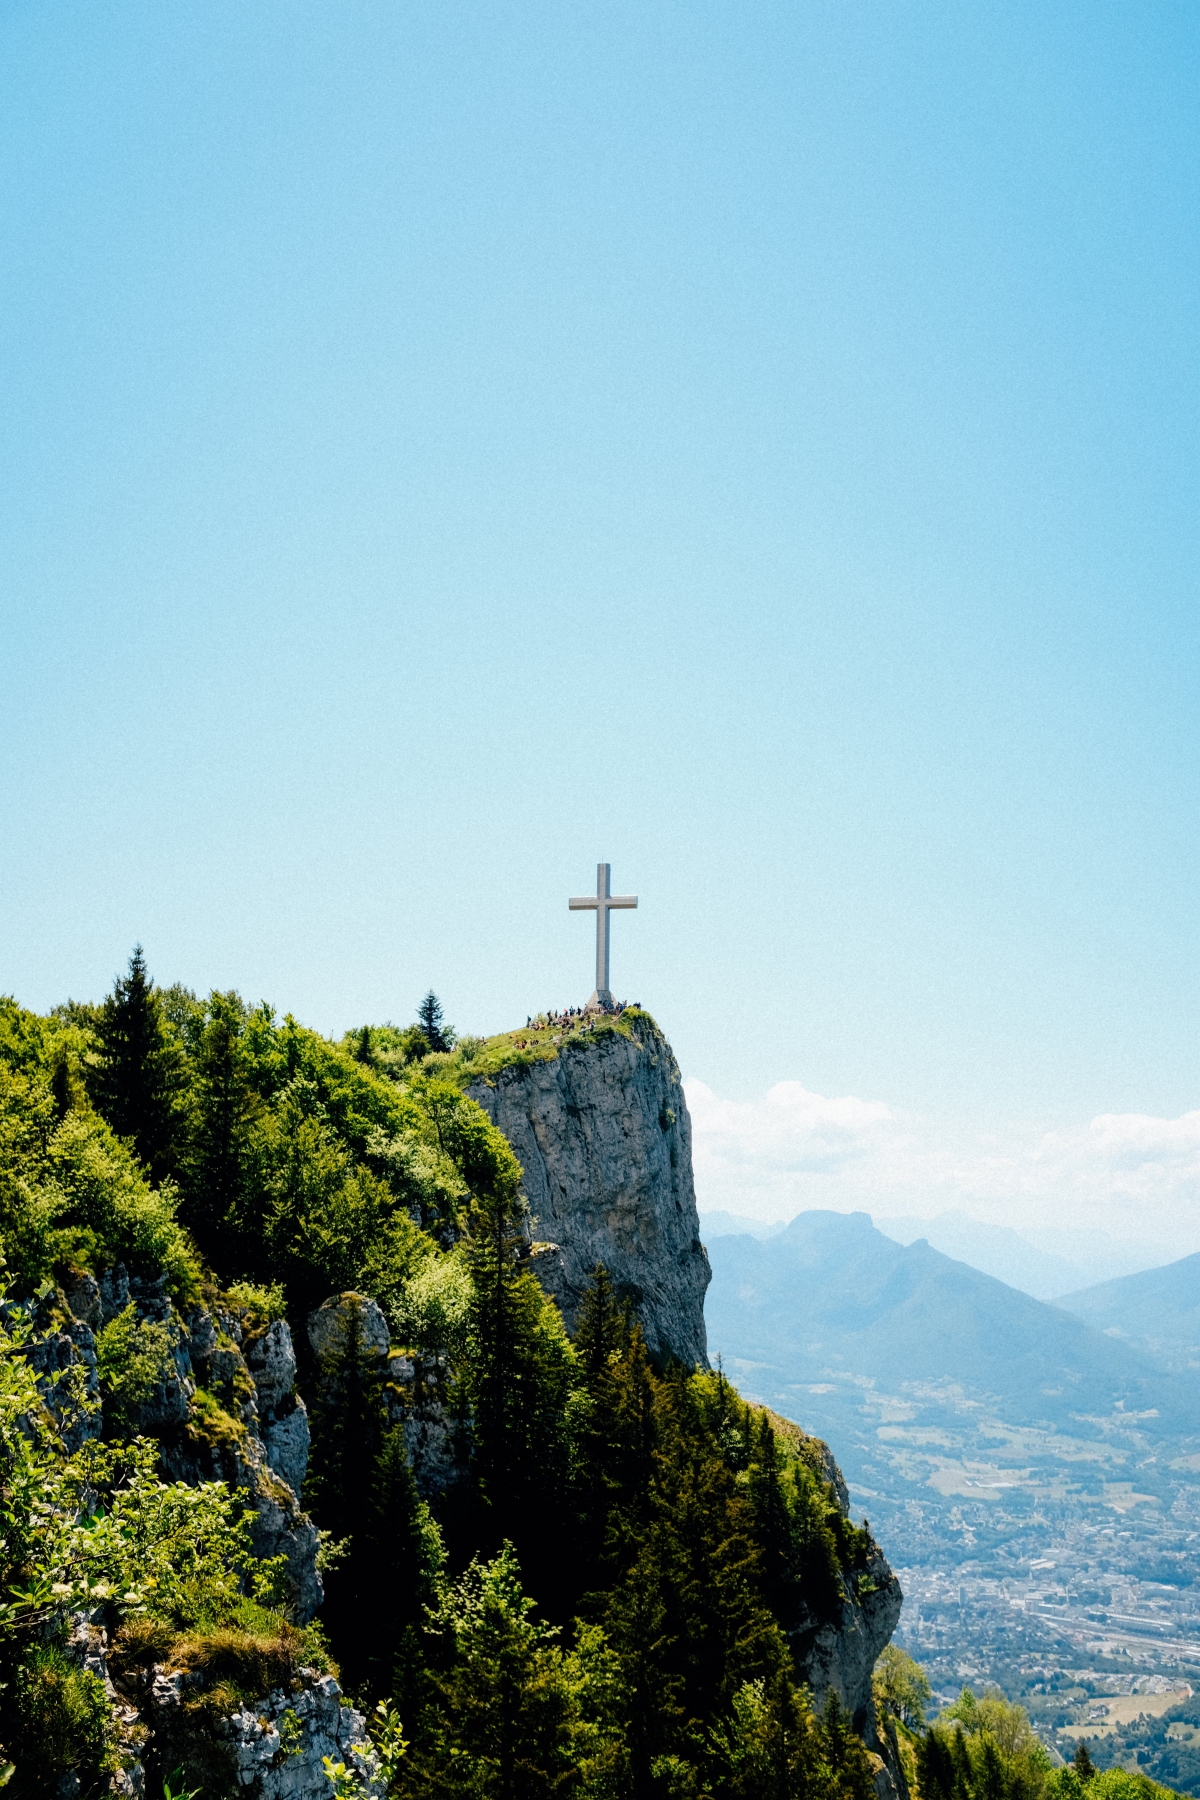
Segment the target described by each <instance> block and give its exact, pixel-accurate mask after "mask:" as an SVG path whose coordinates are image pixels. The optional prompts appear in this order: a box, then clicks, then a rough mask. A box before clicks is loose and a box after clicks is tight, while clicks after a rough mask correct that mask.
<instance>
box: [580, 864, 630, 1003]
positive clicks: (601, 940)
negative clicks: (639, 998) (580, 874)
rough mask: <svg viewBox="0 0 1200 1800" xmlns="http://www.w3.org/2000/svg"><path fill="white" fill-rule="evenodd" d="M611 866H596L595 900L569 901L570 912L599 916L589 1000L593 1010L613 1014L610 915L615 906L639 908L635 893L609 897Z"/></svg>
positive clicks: (586, 896)
mask: <svg viewBox="0 0 1200 1800" xmlns="http://www.w3.org/2000/svg"><path fill="white" fill-rule="evenodd" d="M609 875H610V865H609V864H608V863H597V864H596V898H595V899H594V900H593V899H592V897H591V895H590V894H585V895H584V896H583V898H582V899H573V900H568V901H567V906H568V907H569V909H570V911H571V912H594V913H595V915H596V991H595V993H594V994H593V995H592V997H591V999H590V1000H589V1001H588V1006H589V1007H590V1008H595V1009H597V1010H599V1011H600V1012H611V1011H612V1009H613V1007H614V1005H615V1004H616V1002H615V1001H614V1000H613V997H612V995H611V994H610V993H609V991H608V915H609V913H610V912H611V911H612V910H613V908H614V907H615V906H621V907H626V906H636V905H637V895H636V894H610V893H609V891H608V888H609Z"/></svg>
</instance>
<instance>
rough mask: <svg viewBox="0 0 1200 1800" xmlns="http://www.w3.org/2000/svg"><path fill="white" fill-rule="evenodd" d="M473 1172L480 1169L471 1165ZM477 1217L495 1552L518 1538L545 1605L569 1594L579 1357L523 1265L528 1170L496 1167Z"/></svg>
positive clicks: (484, 1434)
mask: <svg viewBox="0 0 1200 1800" xmlns="http://www.w3.org/2000/svg"><path fill="white" fill-rule="evenodd" d="M467 1166H468V1167H470V1166H471V1164H468V1165H467ZM476 1172H477V1176H478V1177H479V1179H480V1188H479V1189H478V1190H477V1197H476V1200H475V1203H474V1207H473V1212H472V1232H471V1237H470V1240H469V1243H468V1247H467V1264H468V1269H469V1272H470V1277H471V1287H472V1296H471V1305H470V1316H469V1323H468V1354H467V1357H466V1359H465V1367H464V1371H463V1381H464V1390H465V1393H466V1397H467V1398H468V1400H469V1403H470V1411H471V1438H472V1470H473V1474H474V1477H475V1484H476V1491H477V1494H478V1497H479V1500H480V1502H481V1504H482V1507H483V1519H484V1521H485V1522H484V1524H483V1526H482V1529H483V1532H484V1540H483V1541H484V1542H485V1543H486V1544H487V1545H488V1547H489V1548H491V1547H496V1546H498V1545H499V1544H500V1543H501V1542H502V1541H503V1540H504V1539H511V1540H512V1541H513V1542H514V1543H515V1544H516V1546H517V1549H518V1551H519V1552H520V1554H521V1556H522V1560H523V1566H524V1567H525V1569H526V1570H527V1572H528V1579H529V1584H530V1587H531V1589H532V1591H533V1592H534V1593H535V1594H536V1595H537V1596H538V1598H539V1599H542V1600H543V1601H546V1602H547V1603H549V1604H551V1605H553V1604H554V1603H553V1601H552V1600H551V1599H550V1591H549V1590H550V1589H551V1588H554V1589H555V1590H557V1591H558V1593H559V1594H560V1595H561V1594H563V1593H564V1591H565V1589H564V1582H563V1578H562V1569H563V1567H564V1562H563V1557H562V1556H561V1555H560V1554H559V1545H560V1536H561V1533H562V1532H563V1530H564V1528H565V1526H566V1519H565V1517H564V1513H563V1504H562V1503H563V1500H564V1498H565V1492H566V1478H567V1456H566V1431H565V1415H566V1403H567V1395H568V1392H569V1387H570V1376H571V1369H572V1365H573V1362H574V1357H573V1354H572V1350H571V1345H570V1343H569V1341H568V1339H567V1336H566V1333H565V1331H564V1329H563V1325H562V1319H561V1317H560V1315H559V1312H558V1309H557V1307H556V1306H554V1304H553V1302H552V1301H548V1300H547V1299H546V1297H545V1295H544V1294H543V1293H542V1290H541V1288H540V1287H539V1285H538V1283H537V1280H536V1279H535V1277H534V1276H533V1275H532V1274H530V1273H529V1271H528V1270H527V1269H523V1268H521V1267H520V1266H519V1258H520V1256H521V1253H522V1251H523V1249H524V1239H523V1237H522V1235H521V1233H520V1231H519V1229H518V1222H519V1221H520V1220H521V1219H522V1217H523V1212H524V1202H523V1200H522V1199H521V1196H520V1191H519V1185H518V1184H519V1180H520V1165H519V1164H518V1163H517V1162H516V1159H515V1158H513V1157H512V1156H511V1153H510V1154H509V1156H508V1157H507V1158H504V1159H496V1160H495V1161H494V1163H493V1165H492V1167H491V1170H490V1172H488V1173H487V1175H486V1185H484V1176H483V1165H482V1162H480V1164H479V1168H478V1169H477V1171H476Z"/></svg>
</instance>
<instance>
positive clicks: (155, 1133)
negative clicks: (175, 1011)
mask: <svg viewBox="0 0 1200 1800" xmlns="http://www.w3.org/2000/svg"><path fill="white" fill-rule="evenodd" d="M96 1036H97V1040H98V1050H99V1056H98V1060H97V1065H96V1067H95V1069H94V1070H93V1072H92V1078H91V1082H90V1086H91V1090H92V1098H93V1100H94V1102H95V1104H96V1107H97V1110H98V1111H99V1112H100V1113H102V1114H103V1116H104V1118H105V1119H107V1121H108V1123H109V1124H110V1125H111V1126H112V1128H113V1130H114V1131H115V1132H116V1133H117V1136H118V1137H123V1138H129V1139H131V1140H132V1142H133V1146H134V1149H135V1150H136V1151H137V1154H138V1156H139V1157H140V1158H141V1160H142V1162H143V1163H144V1164H145V1166H146V1167H147V1169H149V1171H150V1173H151V1175H152V1176H153V1177H154V1178H155V1180H161V1179H162V1178H163V1177H164V1176H165V1175H169V1174H171V1173H173V1172H174V1170H175V1167H176V1163H177V1155H178V1150H179V1138H180V1133H181V1125H182V1105H181V1099H182V1088H183V1066H182V1056H181V1054H180V1051H179V1049H178V1047H177V1046H176V1045H175V1043H174V1042H173V1041H172V1038H171V1036H170V1034H169V1032H168V1030H167V1027H166V1024H165V1022H164V1019H163V1015H162V1007H161V1004H160V1002H159V997H158V993H157V991H156V989H155V986H154V983H153V981H152V980H151V978H150V974H149V971H148V970H147V968H146V958H145V955H144V953H143V951H142V946H141V945H140V944H135V945H134V949H133V955H132V956H131V957H130V959H129V972H128V974H127V975H124V976H118V977H117V980H116V981H115V982H114V984H113V991H112V993H111V994H109V995H108V997H107V999H106V1000H105V1001H104V1003H103V1005H102V1006H101V1008H100V1013H99V1018H98V1019H97V1022H96Z"/></svg>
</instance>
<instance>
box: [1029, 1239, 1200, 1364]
mask: <svg viewBox="0 0 1200 1800" xmlns="http://www.w3.org/2000/svg"><path fill="white" fill-rule="evenodd" d="M1055 1305H1056V1306H1060V1307H1062V1308H1063V1310H1064V1311H1066V1312H1069V1313H1071V1314H1072V1315H1073V1316H1074V1317H1075V1318H1077V1319H1081V1320H1082V1321H1083V1322H1084V1323H1085V1324H1086V1325H1088V1326H1090V1327H1091V1328H1092V1329H1093V1330H1095V1331H1102V1332H1106V1333H1115V1334H1119V1335H1120V1336H1121V1337H1122V1338H1124V1339H1126V1340H1127V1341H1128V1342H1129V1343H1130V1344H1131V1345H1132V1346H1134V1347H1135V1348H1136V1349H1138V1350H1139V1351H1141V1352H1142V1353H1143V1354H1144V1355H1146V1356H1148V1357H1151V1358H1152V1359H1153V1360H1154V1361H1155V1362H1157V1363H1159V1364H1161V1366H1162V1367H1164V1368H1167V1369H1172V1370H1177V1371H1181V1372H1182V1371H1185V1370H1192V1369H1196V1368H1200V1252H1197V1253H1196V1254H1195V1255H1194V1256H1184V1257H1181V1258H1180V1260H1179V1261H1178V1262H1173V1263H1167V1264H1166V1266H1165V1267H1164V1268H1160V1269H1143V1270H1142V1271H1141V1272H1140V1273H1139V1274H1137V1275H1123V1276H1121V1277H1119V1278H1118V1279H1117V1280H1115V1281H1102V1282H1100V1283H1098V1284H1097V1285H1096V1286H1095V1287H1089V1288H1083V1289H1082V1290H1081V1291H1080V1292H1078V1293H1074V1294H1064V1295H1062V1296H1061V1297H1060V1298H1059V1299H1058V1300H1056V1301H1055Z"/></svg>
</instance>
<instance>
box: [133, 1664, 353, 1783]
mask: <svg viewBox="0 0 1200 1800" xmlns="http://www.w3.org/2000/svg"><path fill="white" fill-rule="evenodd" d="M301 1675H302V1680H303V1685H302V1686H301V1688H300V1690H299V1692H298V1693H293V1694H285V1693H283V1692H282V1691H281V1690H279V1689H276V1690H275V1691H274V1692H273V1693H270V1694H267V1695H266V1696H264V1697H263V1698H262V1699H259V1700H253V1701H250V1702H249V1703H247V1704H245V1705H243V1706H240V1707H238V1709H237V1711H236V1712H233V1713H230V1714H227V1715H226V1716H225V1717H224V1718H217V1719H215V1720H214V1719H209V1718H206V1717H205V1716H204V1715H199V1716H197V1715H195V1714H193V1715H192V1716H191V1717H190V1718H189V1716H188V1714H187V1712H186V1711H185V1702H186V1701H187V1700H188V1698H189V1697H190V1696H191V1695H192V1694H193V1692H195V1691H196V1690H198V1689H203V1687H204V1680H203V1677H202V1676H200V1675H197V1674H194V1673H186V1674H185V1673H183V1672H181V1671H179V1670H167V1669H164V1668H163V1667H161V1666H158V1667H156V1668H154V1669H153V1670H152V1671H151V1673H150V1677H149V1679H148V1680H147V1681H146V1682H145V1684H144V1690H143V1692H144V1699H143V1709H144V1717H145V1723H146V1724H147V1725H148V1726H149V1727H150V1732H151V1737H150V1754H151V1755H152V1757H153V1761H154V1763H155V1765H156V1766H157V1769H158V1772H159V1773H160V1775H161V1774H165V1773H166V1772H167V1771H169V1770H170V1769H171V1768H172V1767H173V1766H175V1764H177V1763H183V1764H187V1763H188V1762H190V1761H198V1762H199V1763H200V1764H201V1765H202V1766H203V1767H205V1768H206V1769H208V1770H209V1771H210V1772H211V1773H212V1774H213V1775H216V1773H217V1768H218V1766H220V1765H223V1774H222V1776H221V1778H220V1792H221V1793H226V1792H229V1793H245V1794H246V1795H247V1797H248V1800H249V1797H250V1796H253V1800H329V1794H330V1786H329V1780H328V1777H327V1776H326V1774H325V1770H324V1767H323V1759H324V1758H325V1757H329V1759H330V1761H331V1762H335V1763H338V1762H343V1763H345V1765H346V1767H347V1769H348V1770H353V1772H354V1773H355V1774H356V1775H357V1776H358V1778H359V1784H360V1785H359V1788H358V1790H357V1791H358V1792H359V1793H360V1794H361V1795H362V1800H383V1793H384V1783H383V1779H382V1776H381V1774H380V1769H379V1760H378V1758H377V1756H376V1754H375V1752H374V1750H373V1749H372V1748H371V1744H370V1740H369V1737H368V1734H367V1728H366V1721H365V1719H364V1718H363V1715H362V1714H361V1713H360V1712H356V1711H355V1710H354V1708H353V1707H352V1706H349V1705H347V1704H346V1702H345V1701H344V1700H343V1698H342V1691H341V1689H340V1687H339V1686H338V1684H337V1682H336V1681H335V1680H334V1679H333V1677H332V1676H331V1675H318V1674H317V1673H316V1671H315V1670H313V1669H304V1670H302V1671H301ZM137 1776H138V1779H139V1781H140V1783H141V1784H142V1785H139V1786H137V1787H136V1788H131V1789H130V1790H128V1791H130V1792H138V1793H140V1792H142V1791H143V1786H144V1781H145V1770H144V1768H139V1769H138V1771H137ZM208 1791H209V1789H208V1786H207V1785H206V1787H205V1792H206V1793H207V1792H208Z"/></svg>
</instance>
